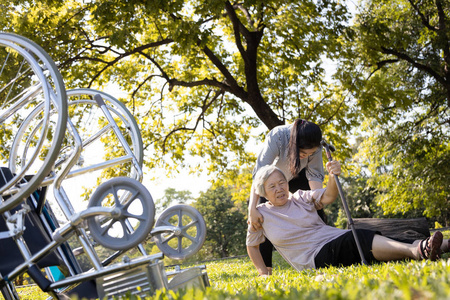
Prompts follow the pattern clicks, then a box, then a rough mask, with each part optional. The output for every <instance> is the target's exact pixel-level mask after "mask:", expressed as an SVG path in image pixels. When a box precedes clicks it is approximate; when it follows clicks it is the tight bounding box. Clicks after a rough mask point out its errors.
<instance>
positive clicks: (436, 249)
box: [428, 231, 444, 261]
mask: <svg viewBox="0 0 450 300" xmlns="http://www.w3.org/2000/svg"><path fill="white" fill-rule="evenodd" d="M443 239H444V236H443V235H442V232H440V231H436V232H435V233H434V234H433V235H432V237H431V251H430V256H429V258H428V259H429V260H431V261H435V260H437V258H438V257H439V254H441V245H442V241H443Z"/></svg>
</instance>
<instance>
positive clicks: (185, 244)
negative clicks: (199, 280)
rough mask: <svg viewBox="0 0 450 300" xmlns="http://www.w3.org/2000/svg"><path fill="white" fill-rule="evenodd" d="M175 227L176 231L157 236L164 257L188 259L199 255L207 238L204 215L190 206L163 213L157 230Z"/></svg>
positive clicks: (175, 207) (171, 209) (156, 239)
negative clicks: (164, 227)
mask: <svg viewBox="0 0 450 300" xmlns="http://www.w3.org/2000/svg"><path fill="white" fill-rule="evenodd" d="M160 226H174V227H176V229H175V230H174V231H168V232H166V233H162V234H159V235H155V237H154V238H155V242H156V245H157V246H158V248H159V250H161V251H162V252H163V253H164V255H166V256H168V257H170V258H173V259H178V260H181V259H186V258H189V257H191V256H192V255H194V254H195V253H197V252H198V251H199V250H200V249H201V247H202V246H203V243H204V242H205V238H206V224H205V220H204V219H203V217H202V215H201V214H200V213H199V212H198V210H196V209H195V208H193V207H192V206H189V205H184V204H178V205H174V206H171V207H169V208H167V209H166V210H164V211H163V213H162V214H161V215H160V216H159V218H158V220H157V221H156V224H155V228H157V227H160Z"/></svg>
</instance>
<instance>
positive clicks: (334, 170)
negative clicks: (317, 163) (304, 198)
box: [320, 160, 341, 205]
mask: <svg viewBox="0 0 450 300" xmlns="http://www.w3.org/2000/svg"><path fill="white" fill-rule="evenodd" d="M327 171H328V173H329V174H330V178H329V180H328V183H327V189H326V190H325V192H324V193H323V195H322V199H320V203H321V204H322V205H327V204H330V203H333V202H334V200H336V198H337V196H338V194H339V191H338V188H337V185H336V180H335V176H339V175H340V174H341V164H340V163H339V162H338V161H335V160H333V161H329V162H327Z"/></svg>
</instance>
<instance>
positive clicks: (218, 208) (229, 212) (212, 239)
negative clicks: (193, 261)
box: [194, 186, 247, 258]
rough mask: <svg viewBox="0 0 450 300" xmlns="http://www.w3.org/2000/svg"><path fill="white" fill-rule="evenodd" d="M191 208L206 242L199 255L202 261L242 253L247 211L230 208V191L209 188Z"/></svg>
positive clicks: (243, 250)
mask: <svg viewBox="0 0 450 300" xmlns="http://www.w3.org/2000/svg"><path fill="white" fill-rule="evenodd" d="M194 207H195V208H196V209H197V210H198V211H199V212H200V213H201V214H202V216H203V218H204V219H205V223H206V232H207V234H206V241H205V245H204V246H203V249H202V250H201V251H200V252H201V253H204V254H203V256H204V257H205V258H212V257H214V258H217V257H228V256H233V255H238V254H244V253H245V237H246V234H247V223H246V214H247V209H246V207H241V208H240V207H239V206H235V205H234V202H233V200H232V197H231V189H230V188H226V187H223V186H219V187H215V188H210V189H209V190H207V191H206V192H203V193H201V194H200V196H199V197H198V199H197V201H196V202H195V203H194Z"/></svg>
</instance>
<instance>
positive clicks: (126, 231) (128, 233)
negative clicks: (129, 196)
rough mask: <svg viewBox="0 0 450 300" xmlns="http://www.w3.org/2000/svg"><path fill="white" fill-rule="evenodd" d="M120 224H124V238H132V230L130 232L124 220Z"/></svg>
mask: <svg viewBox="0 0 450 300" xmlns="http://www.w3.org/2000/svg"><path fill="white" fill-rule="evenodd" d="M120 225H122V230H123V238H122V239H125V240H127V241H128V240H130V237H131V235H132V233H131V234H130V232H128V230H127V224H125V221H124V220H120Z"/></svg>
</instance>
